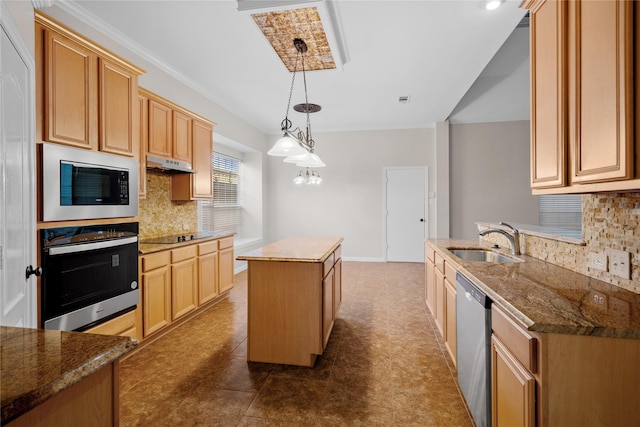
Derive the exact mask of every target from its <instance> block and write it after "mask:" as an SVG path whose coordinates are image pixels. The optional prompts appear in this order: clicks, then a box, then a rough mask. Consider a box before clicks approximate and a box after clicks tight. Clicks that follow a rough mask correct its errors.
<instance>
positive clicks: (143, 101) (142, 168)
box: [138, 94, 149, 199]
mask: <svg viewBox="0 0 640 427" xmlns="http://www.w3.org/2000/svg"><path fill="white" fill-rule="evenodd" d="M148 144H149V98H147V97H146V96H144V95H142V94H138V197H139V198H141V199H144V198H146V197H147V145H148Z"/></svg>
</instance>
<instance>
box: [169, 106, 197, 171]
mask: <svg viewBox="0 0 640 427" xmlns="http://www.w3.org/2000/svg"><path fill="white" fill-rule="evenodd" d="M172 120H173V138H172V142H171V144H172V146H171V147H172V153H171V157H172V158H174V159H176V160H184V161H185V162H189V163H191V160H192V159H191V117H190V116H188V115H187V114H184V113H181V112H180V111H173V115H172Z"/></svg>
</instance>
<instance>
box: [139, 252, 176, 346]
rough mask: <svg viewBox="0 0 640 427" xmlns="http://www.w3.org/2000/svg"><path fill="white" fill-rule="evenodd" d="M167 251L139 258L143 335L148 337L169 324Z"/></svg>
mask: <svg viewBox="0 0 640 427" xmlns="http://www.w3.org/2000/svg"><path fill="white" fill-rule="evenodd" d="M169 255H170V254H169V251H164V252H157V253H154V254H149V255H145V256H143V257H142V258H141V260H140V263H141V268H140V271H141V275H142V280H141V283H142V318H143V320H142V323H143V335H144V337H145V338H146V337H148V336H149V335H151V334H153V333H154V332H157V331H159V330H160V329H162V328H164V327H165V326H167V325H169V324H170V323H171V274H170V269H169V261H170V256H169Z"/></svg>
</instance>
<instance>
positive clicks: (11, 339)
mask: <svg viewBox="0 0 640 427" xmlns="http://www.w3.org/2000/svg"><path fill="white" fill-rule="evenodd" d="M136 345H137V341H135V340H133V339H131V338H128V337H120V336H110V335H95V334H85V333H81V332H65V331H54V330H46V329H26V328H14V327H7V326H0V357H1V358H2V359H1V362H2V363H1V364H0V398H1V401H2V418H1V419H0V425H4V424H6V423H8V422H9V421H11V420H13V419H15V418H17V417H19V416H20V415H22V414H24V413H26V412H28V411H29V410H31V409H33V408H35V407H36V406H38V405H40V404H41V403H42V402H44V401H46V400H47V399H49V398H51V397H53V396H54V395H56V394H57V393H58V392H60V391H62V390H64V389H66V388H68V387H70V386H72V385H73V384H75V383H77V382H79V381H80V380H82V379H83V378H85V377H87V376H89V375H90V374H92V373H94V372H96V371H97V370H98V369H100V368H101V367H103V366H105V365H107V364H108V363H111V362H113V361H115V360H117V359H118V358H120V357H121V356H123V355H125V354H126V353H128V352H129V351H131V350H132V349H133V348H134V347H135V346H136Z"/></svg>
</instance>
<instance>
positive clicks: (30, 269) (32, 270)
mask: <svg viewBox="0 0 640 427" xmlns="http://www.w3.org/2000/svg"><path fill="white" fill-rule="evenodd" d="M32 274H35V275H36V276H37V277H40V275H42V268H41V267H36V268H33V266H31V265H30V266H28V267H27V271H26V274H25V276H26V278H27V279H28V278H29V277H31V275H32Z"/></svg>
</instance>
